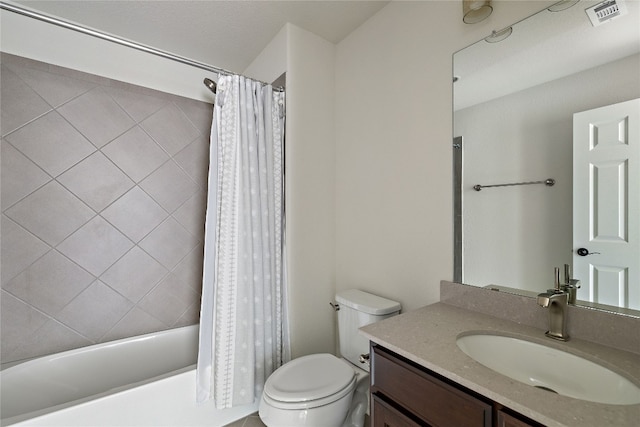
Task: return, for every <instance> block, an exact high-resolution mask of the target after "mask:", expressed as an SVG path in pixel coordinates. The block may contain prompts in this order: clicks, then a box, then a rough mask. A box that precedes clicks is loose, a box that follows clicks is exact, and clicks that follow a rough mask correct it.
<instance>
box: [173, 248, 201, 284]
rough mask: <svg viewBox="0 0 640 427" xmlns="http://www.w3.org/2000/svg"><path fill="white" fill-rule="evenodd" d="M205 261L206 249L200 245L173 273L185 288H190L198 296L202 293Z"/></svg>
mask: <svg viewBox="0 0 640 427" xmlns="http://www.w3.org/2000/svg"><path fill="white" fill-rule="evenodd" d="M203 260H204V247H203V244H202V243H200V244H198V245H197V246H196V247H195V248H194V249H193V250H192V251H191V252H190V253H189V254H188V255H187V256H186V257H184V258H183V259H182V261H180V263H179V264H178V265H176V267H175V268H174V269H173V271H172V273H173V274H175V275H176V276H178V278H179V279H180V280H181V281H182V283H183V284H184V285H185V286H189V287H190V288H191V289H192V290H193V291H194V292H197V293H198V294H201V293H202V265H203Z"/></svg>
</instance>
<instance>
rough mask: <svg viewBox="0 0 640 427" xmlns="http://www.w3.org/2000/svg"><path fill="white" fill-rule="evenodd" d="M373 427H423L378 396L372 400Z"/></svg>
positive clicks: (374, 396)
mask: <svg viewBox="0 0 640 427" xmlns="http://www.w3.org/2000/svg"><path fill="white" fill-rule="evenodd" d="M371 412H372V413H373V424H372V425H371V427H423V426H425V425H426V424H418V423H416V422H415V421H414V420H412V419H411V418H409V417H407V416H406V415H405V414H403V413H402V412H400V411H398V410H397V409H396V408H394V407H393V406H391V405H390V404H389V403H387V402H385V401H384V400H382V399H381V398H379V397H378V396H376V395H373V397H372V398H371Z"/></svg>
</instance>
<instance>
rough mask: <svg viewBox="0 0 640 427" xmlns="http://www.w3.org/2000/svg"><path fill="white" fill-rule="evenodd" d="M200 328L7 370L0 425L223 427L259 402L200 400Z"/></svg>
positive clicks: (0, 382) (0, 383)
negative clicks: (224, 404)
mask: <svg viewBox="0 0 640 427" xmlns="http://www.w3.org/2000/svg"><path fill="white" fill-rule="evenodd" d="M197 349H198V326H197V325H194V326H187V327H183V328H178V329H172V330H169V331H163V332H156V333H151V334H147V335H141V336H137V337H132V338H127V339H123V340H118V341H112V342H109V343H104V344H96V345H93V346H90V347H84V348H80V349H77V350H71V351H66V352H63V353H58V354H53V355H50V356H44V357H41V358H38V359H35V360H31V361H29V362H25V363H22V364H19V365H16V366H13V367H11V368H8V369H5V370H3V371H2V372H0V401H1V403H2V407H1V409H0V416H1V417H2V420H1V425H2V426H5V425H14V426H16V427H17V426H27V425H29V426H65V427H66V426H68V427H71V426H83V427H87V426H111V427H113V426H128V427H131V426H211V427H222V426H224V425H227V424H229V423H231V422H233V421H235V420H238V419H240V418H242V417H244V416H246V415H249V414H251V413H253V412H256V411H257V409H258V402H259V400H256V403H255V404H252V405H248V406H243V407H240V408H233V409H225V410H216V409H215V405H214V404H213V402H208V403H206V404H204V405H196V399H195V390H196V384H195V383H196V374H195V363H196V358H197Z"/></svg>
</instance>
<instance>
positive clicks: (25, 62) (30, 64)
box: [0, 52, 49, 72]
mask: <svg viewBox="0 0 640 427" xmlns="http://www.w3.org/2000/svg"><path fill="white" fill-rule="evenodd" d="M0 56H1V58H0V61H2V65H6V66H7V67H9V68H10V69H11V70H13V71H14V72H15V70H16V69H18V70H19V69H21V68H25V67H27V68H31V69H34V70H41V71H49V64H47V63H45V62H41V61H36V60H34V59H29V58H25V57H23V56H18V55H12V54H10V53H6V52H1V53H0Z"/></svg>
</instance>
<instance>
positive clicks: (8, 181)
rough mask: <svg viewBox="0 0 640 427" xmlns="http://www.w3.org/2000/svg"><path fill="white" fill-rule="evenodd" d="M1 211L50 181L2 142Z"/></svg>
mask: <svg viewBox="0 0 640 427" xmlns="http://www.w3.org/2000/svg"><path fill="white" fill-rule="evenodd" d="M1 157H2V166H1V169H2V170H1V171H0V185H2V191H1V192H2V209H6V208H8V207H10V206H11V205H13V204H14V203H15V202H17V201H18V200H20V199H22V198H23V197H25V196H26V195H28V194H29V193H31V192H32V191H33V190H35V189H37V188H38V187H40V186H41V185H43V184H45V183H46V182H47V181H49V180H50V179H51V177H50V176H49V175H47V174H46V173H45V172H44V171H43V170H42V169H40V168H39V167H38V166H37V165H36V164H35V163H33V162H32V161H31V160H29V159H27V158H26V157H25V156H24V155H23V154H22V153H20V151H18V150H16V149H15V148H14V147H13V146H12V145H11V144H9V143H7V142H5V141H4V140H3V141H2V154H1Z"/></svg>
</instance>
